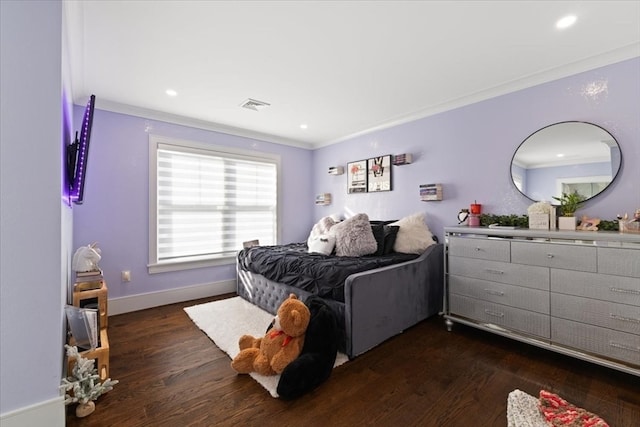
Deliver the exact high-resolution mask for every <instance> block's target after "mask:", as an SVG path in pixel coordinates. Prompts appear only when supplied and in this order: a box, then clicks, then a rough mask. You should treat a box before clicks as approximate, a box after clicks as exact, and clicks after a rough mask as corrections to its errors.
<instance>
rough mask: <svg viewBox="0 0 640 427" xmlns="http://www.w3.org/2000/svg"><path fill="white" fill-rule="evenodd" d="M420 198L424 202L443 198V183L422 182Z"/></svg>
mask: <svg viewBox="0 0 640 427" xmlns="http://www.w3.org/2000/svg"><path fill="white" fill-rule="evenodd" d="M420 200H422V201H423V202H430V201H434V200H436V201H437V200H442V185H441V184H422V185H421V186H420Z"/></svg>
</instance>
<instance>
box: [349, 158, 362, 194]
mask: <svg viewBox="0 0 640 427" xmlns="http://www.w3.org/2000/svg"><path fill="white" fill-rule="evenodd" d="M366 192H367V161H366V160H358V161H356V162H350V163H347V193H348V194H352V193H366Z"/></svg>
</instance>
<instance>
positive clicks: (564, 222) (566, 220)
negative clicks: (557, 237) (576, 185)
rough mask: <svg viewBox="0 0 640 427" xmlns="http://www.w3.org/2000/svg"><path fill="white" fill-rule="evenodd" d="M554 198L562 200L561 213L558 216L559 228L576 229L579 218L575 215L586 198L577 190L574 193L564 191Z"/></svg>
mask: <svg viewBox="0 0 640 427" xmlns="http://www.w3.org/2000/svg"><path fill="white" fill-rule="evenodd" d="M553 198H554V199H555V200H557V201H559V202H560V215H561V216H559V217H558V229H560V230H575V229H576V225H577V224H578V219H577V218H576V216H575V213H576V211H577V210H578V209H579V208H580V205H582V203H583V202H584V200H585V197H584V196H583V195H581V194H579V193H578V192H577V191H574V192H573V193H562V196H560V197H556V196H553Z"/></svg>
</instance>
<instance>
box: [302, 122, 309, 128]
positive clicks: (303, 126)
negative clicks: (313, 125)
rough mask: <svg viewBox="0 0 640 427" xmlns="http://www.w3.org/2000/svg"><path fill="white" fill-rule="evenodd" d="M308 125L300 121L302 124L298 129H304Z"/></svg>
mask: <svg viewBox="0 0 640 427" xmlns="http://www.w3.org/2000/svg"><path fill="white" fill-rule="evenodd" d="M308 127H309V126H307V124H306V123H302V124H301V125H300V129H306V128H308Z"/></svg>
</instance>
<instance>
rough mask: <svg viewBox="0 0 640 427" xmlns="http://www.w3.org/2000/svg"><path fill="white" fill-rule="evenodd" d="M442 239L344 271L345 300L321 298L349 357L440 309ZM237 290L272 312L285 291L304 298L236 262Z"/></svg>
mask: <svg viewBox="0 0 640 427" xmlns="http://www.w3.org/2000/svg"><path fill="white" fill-rule="evenodd" d="M443 251H444V247H443V245H442V244H435V245H431V246H429V247H428V248H427V250H426V251H425V252H424V253H423V254H422V255H420V256H419V257H418V258H416V259H414V260H411V261H407V262H403V263H401V264H395V265H390V266H387V267H381V268H376V269H373V270H368V271H364V272H361V273H356V274H352V275H350V276H349V277H347V280H346V281H345V286H344V292H345V295H344V297H345V298H344V300H345V302H344V303H342V302H338V301H335V300H329V299H326V301H327V303H328V304H329V305H330V306H331V307H332V308H333V309H334V312H335V313H336V315H337V316H338V320H339V325H340V327H341V331H340V332H341V338H340V349H341V351H343V352H344V353H346V354H347V356H349V358H354V357H356V356H358V355H360V354H362V353H364V352H366V351H367V350H369V349H371V348H373V347H375V346H376V345H378V344H380V343H382V342H384V341H385V340H387V339H389V338H391V337H392V336H394V335H397V334H399V333H401V332H402V331H404V330H405V329H407V328H409V327H411V326H413V325H415V324H416V323H418V322H420V321H422V320H424V319H426V318H428V317H430V316H433V315H435V314H437V313H438V312H439V311H440V310H441V309H442V296H443V293H442V290H443V283H444V279H443V271H444V269H443V262H444V261H443ZM236 270H237V273H238V284H237V293H238V295H239V296H240V297H242V298H244V299H246V300H247V301H249V302H251V303H253V304H255V305H257V306H258V307H260V308H262V309H264V310H266V311H268V312H269V313H272V314H275V313H276V311H277V309H278V307H279V306H280V304H281V303H282V301H284V299H286V298H287V296H288V295H289V294H290V293H295V294H296V295H298V297H299V298H301V299H302V300H305V299H306V298H307V297H308V296H310V295H311V294H310V293H309V292H307V291H304V290H302V289H298V288H295V287H292V286H288V285H284V284H281V283H277V282H274V281H271V280H269V279H266V278H265V277H264V276H262V275H260V274H255V273H252V272H250V271H247V270H244V269H242V268H241V266H240V265H239V264H237V263H236Z"/></svg>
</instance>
